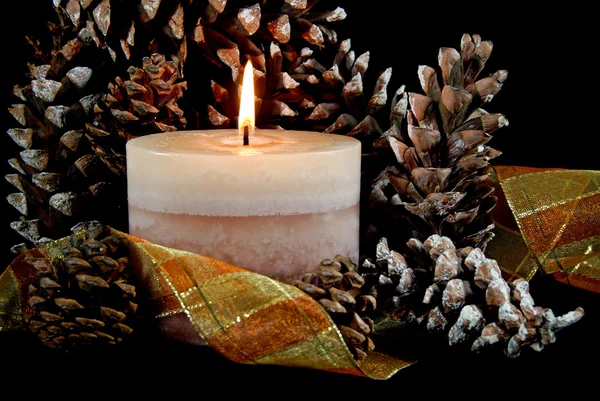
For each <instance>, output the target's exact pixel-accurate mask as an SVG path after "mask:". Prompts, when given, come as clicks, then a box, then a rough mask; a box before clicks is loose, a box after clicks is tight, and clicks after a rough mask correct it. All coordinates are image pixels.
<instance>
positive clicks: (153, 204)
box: [126, 66, 361, 282]
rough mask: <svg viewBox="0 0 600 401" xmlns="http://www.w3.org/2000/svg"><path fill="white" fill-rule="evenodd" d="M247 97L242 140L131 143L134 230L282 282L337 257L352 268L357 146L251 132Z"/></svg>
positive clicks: (207, 136)
mask: <svg viewBox="0 0 600 401" xmlns="http://www.w3.org/2000/svg"><path fill="white" fill-rule="evenodd" d="M251 71H252V69H251V66H249V67H246V71H245V75H244V83H243V88H244V89H243V90H242V92H244V94H242V98H246V96H248V95H247V92H246V91H247V88H248V86H250V88H251V89H250V90H251V91H253V88H252V87H253V85H252V79H248V78H247V74H246V73H248V72H249V75H250V77H252V73H251ZM250 96H251V97H249V99H250V103H251V105H250V106H248V105H247V103H245V102H241V105H240V116H239V128H238V131H237V132H236V130H232V129H229V130H204V131H179V132H169V133H164V134H155V135H148V136H144V137H139V138H136V139H133V140H131V141H129V142H128V143H127V149H126V150H127V182H128V202H129V232H130V233H131V234H132V235H135V236H138V237H141V238H144V239H146V240H148V241H151V242H154V243H156V244H160V245H164V246H169V247H172V248H177V249H182V250H187V251H191V252H195V253H199V254H202V255H205V256H209V257H212V258H215V259H218V260H221V261H223V262H227V263H230V264H233V265H235V266H237V267H240V268H244V269H247V270H251V271H254V272H257V273H260V274H263V275H266V276H269V277H272V278H275V279H278V280H281V281H284V282H291V281H292V280H294V279H296V278H299V277H300V276H301V275H302V274H304V273H307V272H312V271H314V270H315V269H316V266H317V265H318V264H319V262H320V261H321V260H322V259H324V258H332V257H334V256H335V255H337V254H341V255H344V256H350V257H352V258H354V259H355V260H356V259H357V258H358V246H359V244H358V241H359V195H360V154H361V146H360V141H358V140H356V139H354V138H350V137H346V136H341V135H330V134H322V133H317V132H307V131H291V130H261V129H256V130H255V129H254V109H253V103H254V95H253V93H252V94H251V95H250ZM245 107H248V108H249V111H246V113H244V112H243V111H244V110H245ZM244 133H246V134H247V135H244ZM244 136H246V139H244Z"/></svg>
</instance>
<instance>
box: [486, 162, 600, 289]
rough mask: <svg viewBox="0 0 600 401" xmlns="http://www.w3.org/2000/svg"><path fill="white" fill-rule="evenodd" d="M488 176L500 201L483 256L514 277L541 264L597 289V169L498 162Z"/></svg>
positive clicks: (525, 275) (599, 247) (547, 270)
mask: <svg viewBox="0 0 600 401" xmlns="http://www.w3.org/2000/svg"><path fill="white" fill-rule="evenodd" d="M490 176H491V178H492V180H493V182H494V183H495V185H496V186H497V187H498V188H497V191H496V193H497V194H498V196H499V202H498V205H497V206H496V208H495V209H494V210H493V212H492V218H493V220H494V223H495V224H496V231H495V233H496V237H495V238H494V239H493V240H492V241H491V242H490V245H489V246H488V249H487V250H486V253H487V255H488V257H490V258H493V259H496V260H497V261H498V263H499V264H500V266H501V267H502V269H503V270H504V272H506V273H507V274H509V275H510V276H513V277H522V278H525V279H527V280H529V279H531V278H532V277H533V275H534V274H535V273H536V272H537V271H539V269H540V268H541V269H542V271H543V272H545V273H547V274H552V275H554V277H555V278H556V279H557V280H559V281H561V282H563V283H566V284H569V285H572V286H575V287H578V288H582V289H585V290H588V291H594V292H600V171H590V170H565V169H540V168H530V167H517V166H499V167H495V168H494V169H493V170H491V171H490Z"/></svg>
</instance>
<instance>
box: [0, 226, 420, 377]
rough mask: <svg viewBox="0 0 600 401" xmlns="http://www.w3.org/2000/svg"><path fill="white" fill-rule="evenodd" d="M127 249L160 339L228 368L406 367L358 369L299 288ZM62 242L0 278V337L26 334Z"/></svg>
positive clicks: (369, 363) (190, 258) (383, 373)
mask: <svg viewBox="0 0 600 401" xmlns="http://www.w3.org/2000/svg"><path fill="white" fill-rule="evenodd" d="M113 231H114V233H115V234H118V235H123V236H125V237H127V238H129V239H130V240H131V241H130V246H131V249H130V262H131V266H132V268H133V269H134V272H135V274H136V275H137V277H138V278H139V279H141V281H142V282H143V284H144V288H138V291H137V292H138V296H139V295H140V293H142V294H144V297H147V299H151V300H152V303H153V304H154V305H155V308H156V309H158V311H157V313H158V315H157V316H156V318H157V319H158V325H159V327H160V328H162V329H163V333H165V335H166V336H170V337H171V338H177V339H179V340H183V341H186V342H189V343H196V344H197V343H201V344H207V345H209V346H210V347H211V348H213V349H214V350H216V351H217V352H219V353H221V354H222V355H224V356H225V357H227V358H229V359H230V360H232V361H235V362H239V363H246V364H270V365H281V366H293V367H305V368H312V369H320V370H326V371H330V372H338V373H345V374H352V375H357V376H365V377H370V378H373V379H381V380H383V379H387V378H389V377H391V376H392V375H394V374H395V373H396V372H397V371H398V370H400V369H402V368H404V367H407V366H410V365H411V364H412V363H413V361H405V360H402V359H397V358H393V357H391V356H388V355H385V354H382V353H378V352H371V353H370V354H369V356H368V357H367V358H366V359H364V360H362V361H361V362H360V364H358V363H357V362H356V361H355V360H354V358H353V357H352V354H351V353H350V351H349V350H348V348H347V346H346V344H345V342H344V340H343V339H342V337H341V334H340V332H339V331H338V329H337V326H336V325H335V323H334V322H333V321H332V320H331V318H330V317H329V315H328V314H327V313H326V312H325V311H324V310H323V309H322V308H321V306H320V304H318V303H317V302H316V301H314V300H313V299H312V298H310V297H309V296H308V295H306V294H305V293H304V292H302V291H301V290H299V289H298V288H296V287H294V286H292V285H288V284H283V283H281V282H279V281H276V280H273V279H271V278H268V277H266V276H262V275H259V274H256V273H253V272H249V271H246V270H242V269H239V268H237V267H234V266H231V265H228V264H225V263H222V262H219V261H217V260H214V259H211V258H208V257H205V256H201V255H197V254H194V253H190V252H185V251H180V250H176V249H172V248H167V247H163V246H160V245H155V244H153V243H150V242H147V241H145V240H142V239H140V238H136V237H133V236H130V235H128V234H124V233H121V232H118V231H116V230H113ZM61 241H62V240H60V241H55V242H53V243H50V244H47V245H45V246H44V247H42V248H37V249H34V250H31V251H28V252H26V253H25V254H23V255H20V256H19V257H18V258H16V259H15V261H13V263H12V264H11V265H10V266H9V268H8V269H7V270H6V271H5V272H4V273H3V274H2V275H1V276H0V312H1V311H7V312H6V313H5V314H4V315H3V314H0V331H3V330H9V329H13V330H14V329H19V328H23V327H24V325H25V323H24V321H23V315H25V313H23V312H24V311H26V310H27V308H29V305H28V304H27V302H26V300H27V286H28V284H29V282H31V279H32V277H33V274H34V273H35V268H34V264H35V263H36V261H39V259H41V258H45V259H47V258H50V259H53V258H56V257H61V256H60V254H59V252H58V250H59V249H61V248H62V242H61Z"/></svg>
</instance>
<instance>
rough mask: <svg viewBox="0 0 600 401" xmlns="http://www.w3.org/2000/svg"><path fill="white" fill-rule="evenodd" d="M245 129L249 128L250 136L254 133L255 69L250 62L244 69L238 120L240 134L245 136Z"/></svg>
mask: <svg viewBox="0 0 600 401" xmlns="http://www.w3.org/2000/svg"><path fill="white" fill-rule="evenodd" d="M244 127H248V132H249V134H250V135H252V134H253V133H254V68H252V62H251V61H250V60H248V62H247V63H246V67H245V68H244V78H243V81H242V95H241V96H240V115H239V118H238V132H239V133H240V135H243V134H244Z"/></svg>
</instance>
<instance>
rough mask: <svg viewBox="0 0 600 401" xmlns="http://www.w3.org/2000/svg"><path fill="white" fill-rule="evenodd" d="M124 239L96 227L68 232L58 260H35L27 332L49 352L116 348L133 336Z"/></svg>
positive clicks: (131, 291)
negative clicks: (51, 350) (82, 346)
mask: <svg viewBox="0 0 600 401" xmlns="http://www.w3.org/2000/svg"><path fill="white" fill-rule="evenodd" d="M125 241H126V239H124V238H119V237H116V236H113V235H111V233H110V231H109V230H108V228H107V227H105V226H103V225H102V224H99V223H97V222H91V223H82V224H80V225H78V226H76V227H74V228H73V234H72V235H71V236H70V237H69V238H68V241H67V243H66V246H65V247H64V249H63V250H62V253H63V255H64V257H63V258H61V259H58V260H56V261H53V262H51V261H49V260H48V261H43V262H44V263H42V260H40V261H39V262H37V263H36V264H35V267H36V268H37V270H38V271H37V276H36V279H35V282H34V283H33V284H31V285H30V286H29V299H28V303H29V305H30V306H31V307H32V311H33V312H32V314H31V315H30V316H26V320H27V322H28V325H29V328H30V329H31V330H32V331H33V332H35V333H36V334H37V335H38V337H39V338H40V339H41V340H42V342H43V343H44V344H46V345H47V346H49V347H52V348H61V349H71V348H73V347H77V346H81V345H115V344H117V343H120V342H121V341H123V340H124V339H125V338H126V337H127V336H129V335H130V334H131V333H132V332H133V326H134V321H133V318H134V314H135V312H136V309H137V304H136V303H135V300H136V290H135V286H134V285H132V284H131V283H130V274H131V272H130V268H129V260H128V256H127V255H128V250H127V245H126V243H125Z"/></svg>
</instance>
